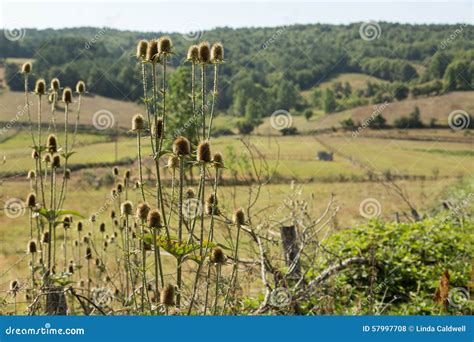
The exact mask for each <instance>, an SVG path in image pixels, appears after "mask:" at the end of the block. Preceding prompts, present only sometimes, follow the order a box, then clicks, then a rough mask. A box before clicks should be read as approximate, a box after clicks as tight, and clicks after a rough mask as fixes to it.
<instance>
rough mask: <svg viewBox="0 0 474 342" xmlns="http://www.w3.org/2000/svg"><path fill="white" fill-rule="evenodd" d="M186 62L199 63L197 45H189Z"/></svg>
mask: <svg viewBox="0 0 474 342" xmlns="http://www.w3.org/2000/svg"><path fill="white" fill-rule="evenodd" d="M187 60H188V61H191V62H194V63H197V62H198V61H199V47H198V46H197V45H191V46H190V47H189V49H188V55H187Z"/></svg>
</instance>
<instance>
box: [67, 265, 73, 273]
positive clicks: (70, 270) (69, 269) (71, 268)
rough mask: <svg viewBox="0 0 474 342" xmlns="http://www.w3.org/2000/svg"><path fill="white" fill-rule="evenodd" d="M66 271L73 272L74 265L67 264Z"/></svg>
mask: <svg viewBox="0 0 474 342" xmlns="http://www.w3.org/2000/svg"><path fill="white" fill-rule="evenodd" d="M68 272H69V273H71V274H74V265H69V266H68Z"/></svg>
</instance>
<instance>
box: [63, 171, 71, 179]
mask: <svg viewBox="0 0 474 342" xmlns="http://www.w3.org/2000/svg"><path fill="white" fill-rule="evenodd" d="M64 179H71V169H66V170H64Z"/></svg>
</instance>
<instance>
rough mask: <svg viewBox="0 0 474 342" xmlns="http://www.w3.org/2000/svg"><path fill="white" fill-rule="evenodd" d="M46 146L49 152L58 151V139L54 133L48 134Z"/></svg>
mask: <svg viewBox="0 0 474 342" xmlns="http://www.w3.org/2000/svg"><path fill="white" fill-rule="evenodd" d="M46 147H47V148H48V151H49V152H50V153H56V152H58V139H57V138H56V136H55V135H54V134H50V135H48V139H47V140H46Z"/></svg>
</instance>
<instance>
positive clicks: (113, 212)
mask: <svg viewBox="0 0 474 342" xmlns="http://www.w3.org/2000/svg"><path fill="white" fill-rule="evenodd" d="M116 216H117V215H116V214H115V210H112V211H111V212H110V218H111V219H112V220H113V219H114V218H115V217H116Z"/></svg>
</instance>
